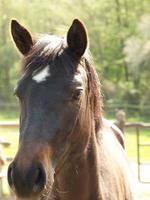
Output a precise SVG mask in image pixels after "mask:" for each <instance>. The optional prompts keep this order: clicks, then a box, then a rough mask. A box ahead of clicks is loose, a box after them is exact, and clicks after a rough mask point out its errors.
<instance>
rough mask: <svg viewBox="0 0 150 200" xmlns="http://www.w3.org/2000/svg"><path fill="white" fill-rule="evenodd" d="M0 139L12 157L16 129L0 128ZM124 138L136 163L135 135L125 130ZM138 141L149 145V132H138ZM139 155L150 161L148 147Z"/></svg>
mask: <svg viewBox="0 0 150 200" xmlns="http://www.w3.org/2000/svg"><path fill="white" fill-rule="evenodd" d="M0 137H2V138H4V139H5V140H6V141H9V142H10V143H11V145H10V147H8V148H4V152H5V154H6V155H7V156H8V157H14V155H15V152H16V151H17V146H18V137H19V133H18V130H17V129H16V128H13V129H9V128H0ZM125 138H126V149H127V153H128V156H129V159H130V160H132V161H137V143H136V134H135V130H134V129H127V130H126V133H125ZM140 141H141V143H148V142H149V143H150V130H144V129H142V130H140ZM140 154H141V158H142V160H141V161H142V162H143V161H144V162H148V161H150V147H141V149H140Z"/></svg>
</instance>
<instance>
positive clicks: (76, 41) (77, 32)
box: [67, 19, 88, 57]
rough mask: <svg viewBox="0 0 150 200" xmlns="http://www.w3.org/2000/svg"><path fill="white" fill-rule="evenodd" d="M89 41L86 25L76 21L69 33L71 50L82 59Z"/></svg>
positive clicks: (68, 42) (68, 39)
mask: <svg viewBox="0 0 150 200" xmlns="http://www.w3.org/2000/svg"><path fill="white" fill-rule="evenodd" d="M87 40H88V39H87V32H86V29H85V27H84V25H83V24H82V23H81V22H80V21H79V20H78V19H74V20H73V23H72V25H71V27H70V28H69V31H68V33H67V44H68V47H69V49H70V50H71V51H72V52H74V53H75V54H76V55H77V56H79V57H81V56H82V55H83V54H84V52H85V50H86V48H87V43H88V42H87Z"/></svg>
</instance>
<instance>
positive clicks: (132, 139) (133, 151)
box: [125, 128, 150, 162]
mask: <svg viewBox="0 0 150 200" xmlns="http://www.w3.org/2000/svg"><path fill="white" fill-rule="evenodd" d="M125 138H126V147H127V153H128V156H129V159H130V160H132V161H137V136H136V131H135V129H131V128H130V129H126V132H125ZM140 143H149V144H150V129H147V130H146V129H145V130H144V129H140ZM140 157H141V159H140V160H141V162H150V146H149V147H140Z"/></svg>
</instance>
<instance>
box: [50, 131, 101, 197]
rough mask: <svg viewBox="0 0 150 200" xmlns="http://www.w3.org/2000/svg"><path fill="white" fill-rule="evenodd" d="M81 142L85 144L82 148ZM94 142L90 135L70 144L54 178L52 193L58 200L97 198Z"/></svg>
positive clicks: (93, 136)
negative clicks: (61, 165)
mask: <svg viewBox="0 0 150 200" xmlns="http://www.w3.org/2000/svg"><path fill="white" fill-rule="evenodd" d="M84 140H85V141H86V142H85V141H84ZM83 142H84V144H86V147H84V148H83ZM96 142H97V141H96V136H95V134H91V135H90V136H89V137H87V138H86V139H85V138H82V140H81V138H80V140H78V142H75V143H74V145H73V144H72V143H71V144H70V147H69V148H70V151H69V154H68V155H67V158H66V160H65V163H64V164H63V167H62V168H61V169H60V171H58V173H57V172H56V176H55V181H54V182H55V183H54V187H55V189H54V191H55V196H58V200H76V199H80V200H85V199H86V200H87V199H96V196H98V193H99V192H98V188H99V186H98V167H97V155H98V154H97V145H96ZM56 194H57V195H56ZM56 199H57V198H56Z"/></svg>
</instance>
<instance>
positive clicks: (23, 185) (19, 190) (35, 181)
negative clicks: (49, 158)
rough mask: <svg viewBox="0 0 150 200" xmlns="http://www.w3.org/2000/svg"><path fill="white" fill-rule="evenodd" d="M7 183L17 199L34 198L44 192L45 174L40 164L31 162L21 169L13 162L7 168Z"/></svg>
mask: <svg viewBox="0 0 150 200" xmlns="http://www.w3.org/2000/svg"><path fill="white" fill-rule="evenodd" d="M8 183H9V185H10V187H11V189H12V190H13V191H14V193H15V194H16V196H17V197H18V198H19V199H26V198H27V199H29V198H31V197H32V196H33V197H36V196H39V195H40V193H41V192H42V191H43V190H44V187H45V185H46V172H45V170H44V167H43V165H42V164H41V163H40V162H32V163H31V164H30V165H29V166H28V167H27V168H23V169H22V168H21V167H19V166H18V165H17V162H16V161H13V162H12V163H11V164H10V165H9V168H8ZM31 199H33V198H31Z"/></svg>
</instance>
